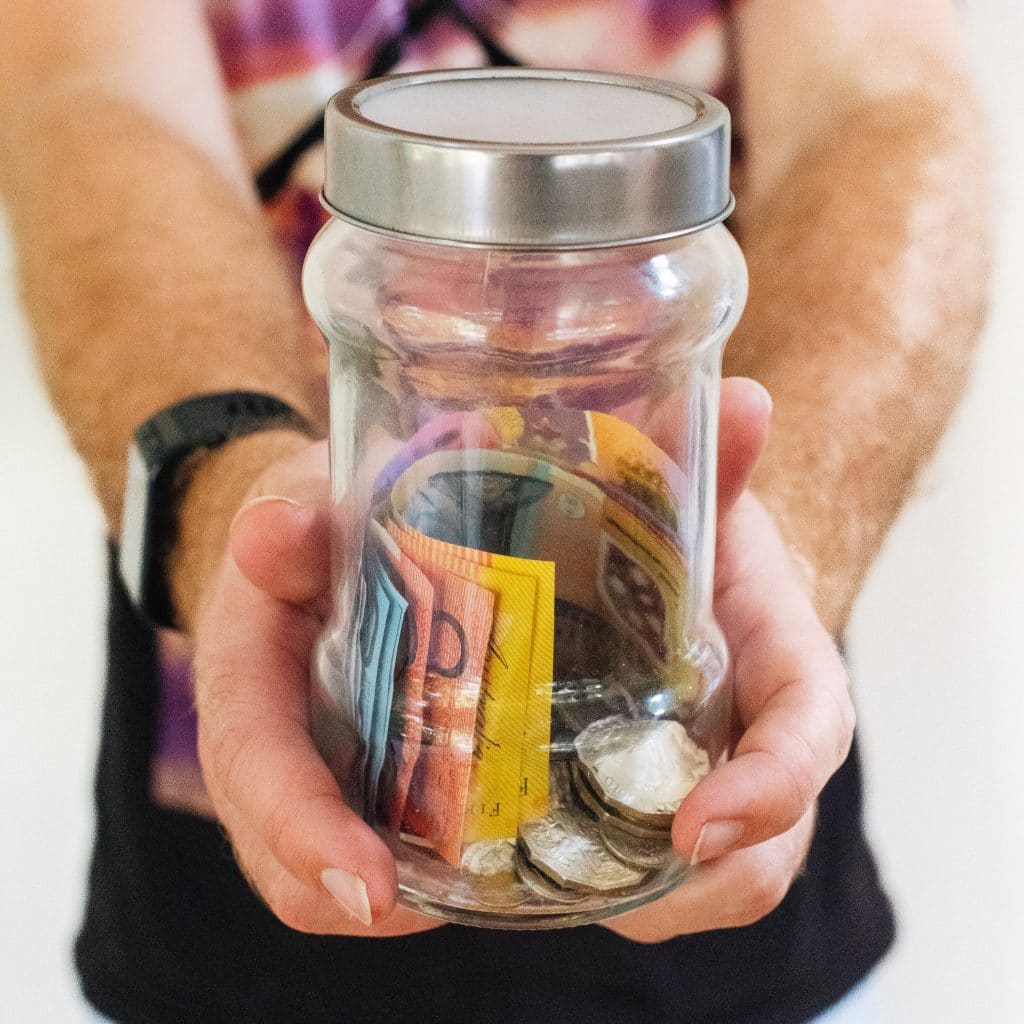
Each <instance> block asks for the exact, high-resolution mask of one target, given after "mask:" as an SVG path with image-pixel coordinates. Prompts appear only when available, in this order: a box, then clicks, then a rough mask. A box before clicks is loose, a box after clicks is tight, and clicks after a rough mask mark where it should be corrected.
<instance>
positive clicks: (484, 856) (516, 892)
mask: <svg viewBox="0 0 1024 1024" xmlns="http://www.w3.org/2000/svg"><path fill="white" fill-rule="evenodd" d="M515 862H516V848H515V844H513V843H512V842H510V841H509V840H507V839H482V840H480V842H477V843H471V844H470V845H469V846H467V847H466V849H465V850H463V852H462V860H461V861H460V864H459V867H460V870H461V873H462V877H463V878H464V879H465V880H466V882H467V883H468V884H469V887H470V888H471V889H472V890H473V895H474V896H475V897H476V899H477V900H479V902H480V903H483V904H484V905H485V906H488V907H517V906H519V904H520V903H525V902H526V900H527V899H528V898H529V895H530V894H529V892H527V890H526V889H525V888H524V886H523V884H522V882H521V881H520V879H519V875H518V873H517V872H516V863H515Z"/></svg>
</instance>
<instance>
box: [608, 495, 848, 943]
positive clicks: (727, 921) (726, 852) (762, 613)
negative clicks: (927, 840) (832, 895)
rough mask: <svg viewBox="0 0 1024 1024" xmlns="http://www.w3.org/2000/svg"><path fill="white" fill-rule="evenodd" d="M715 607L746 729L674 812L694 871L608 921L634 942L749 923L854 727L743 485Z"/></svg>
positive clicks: (842, 685)
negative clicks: (649, 900)
mask: <svg viewBox="0 0 1024 1024" xmlns="http://www.w3.org/2000/svg"><path fill="white" fill-rule="evenodd" d="M715 615H716V618H717V619H718V623H719V625H720V626H721V627H722V630H723V632H724V633H725V636H726V640H727V642H728V646H729V650H730V656H731V672H732V677H733V686H734V697H735V705H736V717H737V719H738V722H739V725H740V727H741V728H742V729H743V732H742V735H741V737H740V739H739V742H738V743H737V745H736V748H735V751H734V753H733V757H732V759H731V760H730V761H728V762H726V763H725V764H724V765H721V766H720V767H718V768H716V769H714V771H712V772H711V774H710V775H708V776H707V777H706V778H705V779H703V780H702V781H701V783H700V784H699V785H698V786H697V787H696V788H695V789H694V790H693V791H692V792H691V793H690V794H689V796H687V797H686V799H685V800H684V801H683V803H682V805H681V806H680V808H679V810H678V812H677V813H676V817H675V821H674V822H673V826H672V841H673V844H674V846H675V848H676V850H677V852H678V853H679V854H680V855H681V856H684V857H686V858H687V859H689V860H691V862H692V863H694V864H699V865H700V867H699V868H698V869H697V871H696V873H695V874H694V876H693V877H692V878H691V879H690V880H689V881H688V883H687V884H686V885H683V886H682V887H680V888H679V889H677V890H676V891H675V892H673V893H671V894H670V895H668V896H666V897H664V898H663V899H661V900H658V901H657V902H656V903H653V904H650V905H649V906H647V907H642V908H641V909H639V910H636V911H633V912H632V913H629V914H626V915H624V916H622V917H618V918H615V919H613V920H611V921H609V922H608V927H610V928H612V929H613V930H614V931H616V932H618V933H619V934H620V935H623V936H626V937H627V938H630V939H635V940H637V941H640V942H662V941H664V940H665V939H669V938H672V937H673V936H675V935H683V934H687V933H689V932H699V931H707V930H710V929H713V928H731V927H736V926H738V925H745V924H751V923H752V922H754V921H756V920H758V919H759V918H761V917H764V916H765V915H766V914H768V913H769V912H770V911H772V910H774V909H775V907H776V906H778V904H779V903H780V902H781V901H782V898H783V897H784V896H785V894H786V892H787V891H788V889H789V887H790V884H791V883H792V882H793V880H794V878H795V877H796V876H797V874H798V873H799V872H800V869H801V867H802V865H803V862H804V858H805V857H806V854H807V848H808V846H809V845H810V841H811V835H812V833H813V831H814V811H815V803H816V798H817V796H818V793H819V792H820V791H821V789H822V787H823V786H824V785H825V783H826V782H827V781H828V779H829V777H830V776H831V775H832V773H833V772H834V771H835V770H836V769H837V768H838V767H839V766H840V765H841V764H842V762H843V761H844V760H845V758H846V755H847V753H848V751H849V747H850V740H851V737H852V736H853V720H854V716H853V706H852V704H851V703H850V698H849V695H848V692H847V677H846V671H845V669H844V667H843V663H842V661H841V660H840V658H839V655H838V653H837V652H836V649H835V646H834V644H833V643H832V641H831V639H830V638H829V636H828V634H827V633H826V632H825V630H824V628H823V627H822V626H821V624H820V622H819V621H818V618H817V615H816V614H815V612H814V609H813V607H812V606H811V602H810V599H809V597H808V595H807V594H806V593H805V591H804V588H803V585H802V583H801V581H800V580H799V578H798V576H797V575H796V573H795V571H794V569H793V567H792V565H791V562H790V557H789V554H788V552H787V551H786V549H785V547H784V545H783V543H782V541H781V539H780V537H779V534H778V532H777V531H776V529H775V526H774V525H773V523H772V522H771V519H770V517H769V516H768V513H767V512H766V511H765V510H764V508H763V507H762V506H761V505H760V504H759V502H758V501H757V500H756V499H755V498H754V497H753V496H752V495H751V494H750V493H749V492H747V493H744V494H743V495H741V496H740V498H739V500H738V501H737V503H736V505H735V506H734V507H733V508H732V510H731V511H730V512H729V513H728V514H727V515H725V516H724V518H723V519H722V520H721V522H720V524H719V542H718V563H717V566H716V572H715Z"/></svg>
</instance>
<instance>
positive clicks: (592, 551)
mask: <svg viewBox="0 0 1024 1024" xmlns="http://www.w3.org/2000/svg"><path fill="white" fill-rule="evenodd" d="M463 471H467V472H468V473H470V474H477V473H488V474H491V475H492V476H505V477H520V478H523V479H526V480H528V481H530V482H532V484H533V485H537V486H535V487H534V489H533V491H532V493H533V494H541V496H540V497H538V498H537V499H536V500H532V501H530V502H528V503H527V504H526V505H525V506H524V507H523V509H522V510H521V512H520V514H519V515H518V516H517V517H516V519H515V521H514V523H513V525H512V527H511V530H510V534H511V536H512V537H514V538H515V540H514V546H515V549H516V551H517V552H519V553H521V554H523V555H528V556H529V560H532V561H540V562H550V563H554V564H555V566H556V575H555V580H556V587H555V596H556V598H558V600H559V602H560V604H562V605H563V607H564V608H565V609H567V610H568V609H571V608H572V607H575V608H577V609H579V611H580V613H581V615H580V616H578V617H577V618H578V619H582V618H586V617H587V615H588V614H589V616H591V617H594V616H596V617H597V618H598V619H599V620H600V621H602V622H604V623H606V624H607V625H608V626H610V627H612V633H611V635H612V636H613V637H616V638H618V639H619V640H620V641H621V642H620V644H619V647H620V651H621V653H622V656H623V659H626V658H628V657H633V659H634V664H633V665H632V666H630V665H629V664H622V665H621V666H619V667H618V670H621V671H622V672H629V671H630V670H633V671H639V670H641V669H643V668H644V667H645V666H646V667H647V668H649V669H650V670H653V671H654V672H656V673H657V674H658V675H659V676H660V677H661V679H662V680H663V681H664V682H665V683H666V684H667V685H669V686H671V687H673V688H674V689H676V690H677V692H678V695H679V697H680V699H681V700H682V701H684V702H687V701H690V700H692V699H693V698H694V697H695V695H696V687H697V685H698V682H699V677H698V675H697V673H696V672H695V670H694V669H693V667H692V664H691V662H690V660H689V657H688V655H689V644H688V640H687V637H688V632H689V630H688V625H689V623H688V615H689V609H690V607H691V601H690V595H689V588H690V585H691V584H690V579H689V571H688V560H687V558H686V556H685V553H684V548H683V545H682V543H681V542H680V539H679V537H678V535H677V534H676V533H675V532H674V531H671V530H669V529H668V528H667V526H666V525H665V523H664V522H660V521H657V520H656V519H655V517H654V515H653V513H652V512H651V511H650V509H649V508H648V507H647V506H646V505H642V504H641V503H639V502H638V501H636V500H632V499H630V498H628V497H627V496H625V495H624V494H622V493H621V489H620V488H613V487H611V486H610V485H609V484H607V482H599V481H597V480H595V479H592V478H590V477H588V476H586V475H584V474H582V473H576V472H570V471H569V470H566V469H564V468H562V467H560V466H556V465H555V464H553V463H551V462H546V461H545V460H543V459H538V458H535V457H532V456H527V455H523V454H521V453H519V452H513V451H505V450H501V451H495V450H486V451H470V450H462V451H441V452H434V453H432V454H430V455H428V456H425V457H424V458H422V459H420V460H419V461H418V462H416V463H415V464H414V465H413V466H411V467H410V468H409V469H408V470H407V471H406V472H405V473H404V474H403V475H402V476H401V477H400V478H399V479H398V481H396V483H395V486H394V488H393V490H392V494H391V504H392V509H393V511H394V513H395V516H396V517H397V518H398V519H400V520H402V521H404V522H408V523H409V524H410V525H411V526H413V527H415V528H417V529H421V528H426V530H427V531H436V532H438V533H442V534H444V533H445V528H444V522H443V516H442V515H441V511H442V510H443V509H444V507H445V506H443V505H442V504H441V503H440V502H439V501H438V500H437V498H436V495H437V494H438V493H439V492H440V490H441V489H442V487H443V488H447V489H448V490H449V491H457V487H456V486H455V485H453V484H451V483H450V482H449V481H451V480H453V479H455V478H456V477H458V475H459V473H460V472H463ZM540 485H543V487H544V490H543V492H541V490H540ZM509 489H512V488H511V486H510V488H509ZM519 490H520V492H523V491H527V492H529V488H527V487H523V488H520V489H519ZM439 519H440V520H441V525H438V520H439ZM460 529H461V527H460ZM463 557H469V556H466V555H463ZM561 620H562V621H563V622H564V623H566V624H567V628H569V627H570V626H571V624H572V622H573V621H574V619H573V617H572V616H571V615H569V616H562V619H561ZM573 641H574V638H573V637H571V636H563V637H562V638H560V639H559V642H558V647H559V652H560V654H562V653H564V652H565V651H567V650H568V649H570V645H571V644H572V642H573ZM601 644H602V646H607V645H608V638H607V637H602V638H601ZM580 653H581V654H582V655H584V656H586V654H587V651H586V650H585V649H580ZM637 657H640V658H641V660H642V664H637V663H636V660H635V659H636V658H637ZM585 660H586V661H588V662H589V661H590V659H589V658H586V657H585ZM560 661H561V665H560V668H561V670H562V671H563V672H572V671H573V666H571V665H569V664H566V662H565V660H564V658H560ZM579 668H580V671H582V670H583V666H582V665H581V666H580V667H579ZM615 668H616V666H615V665H614V664H609V666H608V669H609V670H612V669H615ZM587 674H589V672H588V673H587Z"/></svg>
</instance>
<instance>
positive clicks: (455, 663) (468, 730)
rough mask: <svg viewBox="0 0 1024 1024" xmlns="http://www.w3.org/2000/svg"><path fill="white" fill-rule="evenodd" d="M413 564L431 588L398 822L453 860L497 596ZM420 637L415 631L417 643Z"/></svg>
mask: <svg viewBox="0 0 1024 1024" xmlns="http://www.w3.org/2000/svg"><path fill="white" fill-rule="evenodd" d="M402 554H403V555H405V556H406V557H410V556H409V555H408V554H407V552H406V551H404V550H403V551H402ZM410 561H412V562H414V564H415V565H416V567H417V568H418V569H419V570H420V571H421V572H422V574H423V576H424V577H425V578H426V579H427V581H428V582H429V584H430V586H431V587H432V589H433V609H432V612H431V625H430V631H429V640H428V656H427V661H426V665H425V672H424V683H423V698H422V702H421V708H422V719H423V726H422V729H423V742H422V744H421V746H420V750H419V755H418V757H417V759H416V762H415V765H414V767H413V770H412V773H411V778H410V782H409V789H408V795H407V798H406V800H405V806H404V807H403V809H402V820H401V827H402V829H403V831H404V832H406V833H408V834H409V835H411V836H412V837H415V838H419V839H423V840H425V841H426V842H427V843H428V844H429V845H430V846H431V847H432V848H433V849H434V850H436V851H437V853H438V854H439V855H440V856H441V857H443V858H444V859H445V860H446V861H448V863H450V864H458V862H459V857H460V855H461V849H462V833H463V826H464V821H465V817H466V806H467V802H468V800H469V788H470V778H471V776H472V771H473V744H474V735H475V731H476V721H477V714H478V706H479V703H480V691H481V686H482V682H483V674H484V663H485V659H486V657H487V651H488V642H489V638H490V635H491V624H492V619H493V612H494V595H493V594H492V593H491V592H490V591H489V590H487V588H486V587H483V586H479V585H478V584H476V583H474V582H472V581H470V580H466V579H463V578H462V577H461V576H458V575H456V574H455V573H452V572H449V571H447V570H444V569H441V568H439V567H437V566H435V565H432V564H431V563H430V562H429V561H427V560H423V561H418V562H417V561H416V560H415V559H411V558H410ZM422 641H423V634H420V635H419V638H418V640H417V642H418V643H422Z"/></svg>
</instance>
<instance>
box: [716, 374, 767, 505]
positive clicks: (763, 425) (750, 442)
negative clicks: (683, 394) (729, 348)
mask: <svg viewBox="0 0 1024 1024" xmlns="http://www.w3.org/2000/svg"><path fill="white" fill-rule="evenodd" d="M771 411H772V400H771V396H770V395H769V394H768V392H767V391H766V390H765V389H764V387H762V385H760V384H758V382H757V381H755V380H751V379H750V378H749V377H726V378H725V380H723V381H722V391H721V398H720V400H719V413H718V512H719V515H723V514H724V513H725V512H727V511H728V510H729V509H730V508H732V506H733V505H734V504H735V502H736V499H737V498H738V497H739V496H740V494H741V493H742V491H743V488H744V487H746V486H747V481H748V480H749V479H750V474H751V473H752V472H753V470H754V465H755V463H756V462H757V460H758V459H759V458H760V457H761V452H762V451H763V450H764V445H765V441H766V440H767V439H768V420H769V418H770V416H771Z"/></svg>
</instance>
